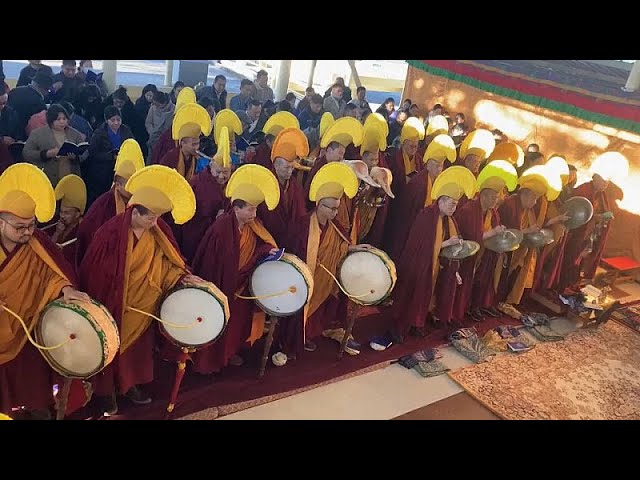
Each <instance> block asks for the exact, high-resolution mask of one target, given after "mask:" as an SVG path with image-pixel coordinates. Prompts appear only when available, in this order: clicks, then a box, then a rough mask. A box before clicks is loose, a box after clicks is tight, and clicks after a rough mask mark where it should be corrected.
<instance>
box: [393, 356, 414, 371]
mask: <svg viewBox="0 0 640 480" xmlns="http://www.w3.org/2000/svg"><path fill="white" fill-rule="evenodd" d="M398 363H399V364H400V365H402V366H403V367H404V368H408V369H409V370H411V369H412V368H413V367H415V366H416V365H417V364H418V360H416V359H415V357H414V356H413V355H405V356H404V357H400V358H399V359H398Z"/></svg>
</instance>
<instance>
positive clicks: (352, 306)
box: [338, 300, 360, 360]
mask: <svg viewBox="0 0 640 480" xmlns="http://www.w3.org/2000/svg"><path fill="white" fill-rule="evenodd" d="M359 311H360V305H358V304H357V303H354V302H352V301H351V300H349V303H348V304H347V329H346V331H345V334H344V337H342V343H341V344H340V350H339V351H338V360H342V356H343V355H344V349H345V348H347V342H348V341H349V337H350V336H351V332H352V331H353V325H354V324H355V323H356V317H357V316H358V312H359Z"/></svg>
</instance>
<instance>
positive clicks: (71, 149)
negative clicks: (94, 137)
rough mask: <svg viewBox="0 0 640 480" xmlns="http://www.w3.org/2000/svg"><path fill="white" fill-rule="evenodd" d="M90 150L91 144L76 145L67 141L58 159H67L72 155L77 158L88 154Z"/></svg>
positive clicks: (61, 148) (59, 152)
mask: <svg viewBox="0 0 640 480" xmlns="http://www.w3.org/2000/svg"><path fill="white" fill-rule="evenodd" d="M88 148H89V142H81V143H78V144H75V143H73V142H70V141H68V140H67V141H65V142H64V143H63V144H62V146H61V147H60V150H59V151H58V157H66V156H67V155H69V154H70V153H73V154H75V155H76V156H80V155H82V154H83V153H84V152H86V151H87V149H88Z"/></svg>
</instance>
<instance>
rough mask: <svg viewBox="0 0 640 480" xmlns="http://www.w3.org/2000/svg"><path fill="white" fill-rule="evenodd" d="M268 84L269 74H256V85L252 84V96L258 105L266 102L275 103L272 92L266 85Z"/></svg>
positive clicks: (264, 72) (263, 72) (261, 72)
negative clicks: (253, 89)
mask: <svg viewBox="0 0 640 480" xmlns="http://www.w3.org/2000/svg"><path fill="white" fill-rule="evenodd" d="M268 82H269V74H268V73H267V71H266V70H260V71H259V72H258V73H257V74H256V83H255V84H254V88H255V91H254V94H253V98H255V99H256V100H258V101H259V102H260V103H264V102H266V101H267V100H271V101H272V102H273V101H275V97H274V95H273V90H271V87H270V86H269V85H267V83H268Z"/></svg>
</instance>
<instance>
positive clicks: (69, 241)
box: [56, 237, 78, 248]
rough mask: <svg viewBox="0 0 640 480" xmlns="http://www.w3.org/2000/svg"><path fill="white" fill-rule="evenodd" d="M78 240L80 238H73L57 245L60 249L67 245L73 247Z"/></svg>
mask: <svg viewBox="0 0 640 480" xmlns="http://www.w3.org/2000/svg"><path fill="white" fill-rule="evenodd" d="M77 240H78V237H76V238H72V239H71V240H67V241H66V242H64V243H56V245H58V246H59V247H60V248H64V247H66V246H67V245H71V244H72V243H75V242H76V241H77Z"/></svg>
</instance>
